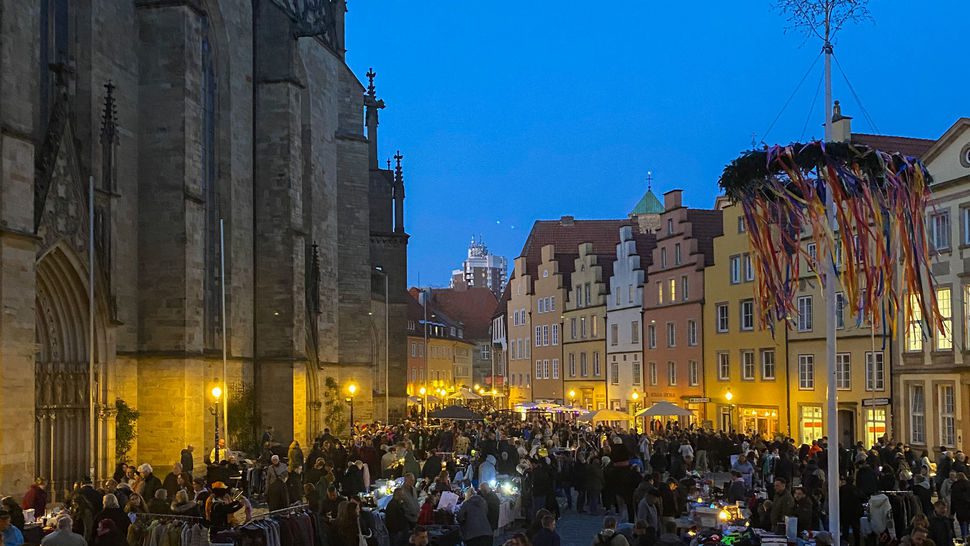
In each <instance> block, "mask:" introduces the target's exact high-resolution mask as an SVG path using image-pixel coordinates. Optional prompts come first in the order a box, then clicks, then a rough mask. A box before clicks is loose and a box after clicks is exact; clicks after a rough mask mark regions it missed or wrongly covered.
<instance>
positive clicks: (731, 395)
mask: <svg viewBox="0 0 970 546" xmlns="http://www.w3.org/2000/svg"><path fill="white" fill-rule="evenodd" d="M724 399H725V400H727V401H728V432H731V431H732V430H734V404H731V400H734V393H733V392H731V387H728V390H727V392H726V393H724Z"/></svg>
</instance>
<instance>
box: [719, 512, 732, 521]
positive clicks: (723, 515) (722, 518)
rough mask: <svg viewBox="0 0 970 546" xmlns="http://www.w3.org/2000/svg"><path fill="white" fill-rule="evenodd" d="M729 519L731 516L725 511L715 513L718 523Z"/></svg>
mask: <svg viewBox="0 0 970 546" xmlns="http://www.w3.org/2000/svg"><path fill="white" fill-rule="evenodd" d="M730 517H731V514H729V513H728V511H727V510H721V511H720V512H718V513H717V519H719V520H720V521H727V520H728V518H730Z"/></svg>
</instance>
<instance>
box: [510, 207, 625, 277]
mask: <svg viewBox="0 0 970 546" xmlns="http://www.w3.org/2000/svg"><path fill="white" fill-rule="evenodd" d="M630 224H631V221H630V220H628V219H623V220H572V221H568V222H563V221H562V220H561V219H560V220H537V221H536V223H535V224H533V225H532V231H530V232H529V238H528V239H526V241H525V245H524V246H523V247H522V253H521V254H519V256H520V257H525V258H526V263H527V264H528V268H529V273H530V274H534V273H535V271H536V268H537V267H538V265H539V263H540V262H541V261H542V247H544V246H546V245H555V247H556V255H557V257H559V270H560V271H561V272H562V273H564V274H565V275H567V278H568V275H569V274H571V273H572V272H573V266H574V264H573V263H572V260H574V259H576V254H577V253H578V251H579V245H580V244H581V243H592V245H593V254H599V255H608V256H615V255H616V244H617V243H618V242H619V241H620V226H624V225H630ZM560 255H562V256H561V257H560ZM610 261H612V260H610Z"/></svg>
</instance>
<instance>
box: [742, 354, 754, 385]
mask: <svg viewBox="0 0 970 546" xmlns="http://www.w3.org/2000/svg"><path fill="white" fill-rule="evenodd" d="M754 373H755V366H754V351H741V379H742V380H743V381H754Z"/></svg>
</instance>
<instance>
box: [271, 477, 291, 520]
mask: <svg viewBox="0 0 970 546" xmlns="http://www.w3.org/2000/svg"><path fill="white" fill-rule="evenodd" d="M266 504H267V505H268V507H269V509H270V511H271V512H272V511H273V510H280V509H282V508H286V507H287V506H289V505H290V492H289V489H288V488H287V487H286V482H285V481H283V479H282V478H274V479H272V480H271V481H270V482H269V485H268V486H267V487H266Z"/></svg>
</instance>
